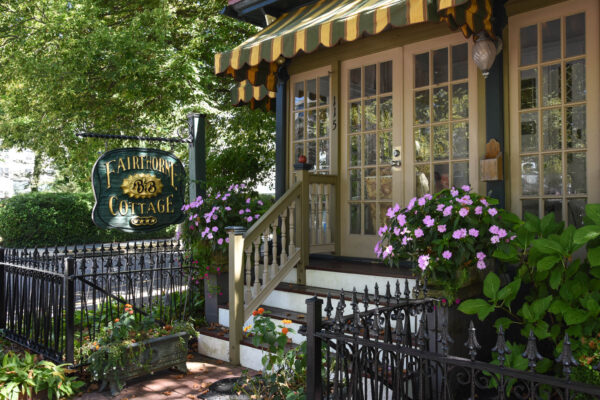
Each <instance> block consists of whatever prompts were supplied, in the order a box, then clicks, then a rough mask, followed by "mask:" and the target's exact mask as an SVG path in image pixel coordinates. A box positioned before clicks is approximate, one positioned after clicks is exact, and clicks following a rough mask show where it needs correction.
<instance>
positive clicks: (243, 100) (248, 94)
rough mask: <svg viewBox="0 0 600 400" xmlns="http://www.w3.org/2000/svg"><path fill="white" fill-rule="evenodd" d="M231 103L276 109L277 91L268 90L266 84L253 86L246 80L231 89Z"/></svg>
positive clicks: (269, 109)
mask: <svg viewBox="0 0 600 400" xmlns="http://www.w3.org/2000/svg"><path fill="white" fill-rule="evenodd" d="M231 103H232V104H233V105H234V106H240V105H244V104H249V105H250V108H252V109H255V108H261V109H263V110H265V111H275V92H270V91H268V90H267V88H266V87H265V86H264V85H260V86H253V85H252V84H251V83H250V82H249V81H247V80H245V81H243V82H240V83H239V84H237V85H236V86H235V87H234V88H233V89H231Z"/></svg>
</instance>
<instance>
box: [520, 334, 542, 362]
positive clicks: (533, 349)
mask: <svg viewBox="0 0 600 400" xmlns="http://www.w3.org/2000/svg"><path fill="white" fill-rule="evenodd" d="M521 355H522V356H523V358H526V359H527V360H529V369H531V371H533V370H535V367H536V365H537V362H538V361H540V360H541V359H543V358H544V357H542V355H541V354H540V353H539V352H538V349H537V342H536V338H535V334H534V333H533V329H532V330H530V331H529V338H528V339H527V347H526V348H525V352H523V354H521Z"/></svg>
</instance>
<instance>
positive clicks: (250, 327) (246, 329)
mask: <svg viewBox="0 0 600 400" xmlns="http://www.w3.org/2000/svg"><path fill="white" fill-rule="evenodd" d="M250 329H252V325H248V326H247V327H245V328H244V332H248V331H249V330H250Z"/></svg>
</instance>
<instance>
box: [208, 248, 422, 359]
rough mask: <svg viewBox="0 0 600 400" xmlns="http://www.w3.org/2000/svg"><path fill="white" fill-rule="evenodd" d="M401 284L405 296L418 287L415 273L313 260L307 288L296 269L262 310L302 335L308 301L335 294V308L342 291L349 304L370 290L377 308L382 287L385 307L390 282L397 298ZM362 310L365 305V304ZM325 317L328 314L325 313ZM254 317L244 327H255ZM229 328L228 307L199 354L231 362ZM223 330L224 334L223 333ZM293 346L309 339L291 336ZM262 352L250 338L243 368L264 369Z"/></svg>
mask: <svg viewBox="0 0 600 400" xmlns="http://www.w3.org/2000/svg"><path fill="white" fill-rule="evenodd" d="M397 280H398V281H399V282H400V290H401V293H404V290H405V282H408V286H409V290H411V291H412V288H413V286H414V284H415V280H414V278H412V273H411V271H410V270H409V269H408V268H399V269H392V268H389V267H387V266H385V265H382V264H381V263H376V262H371V261H369V260H357V259H341V258H335V257H330V256H321V255H319V256H311V258H310V265H309V266H308V267H307V269H306V281H307V284H306V285H299V284H296V283H295V282H296V269H293V270H292V271H291V272H290V273H289V274H288V276H287V277H286V278H285V279H284V281H283V282H282V283H280V284H279V285H278V286H277V288H276V289H275V290H274V291H273V292H272V293H271V294H270V295H269V296H268V297H267V298H266V299H265V301H264V302H263V305H262V307H263V308H265V310H268V311H269V312H270V314H269V315H270V317H271V318H272V319H273V320H274V322H275V324H276V325H281V321H282V320H284V319H289V320H291V321H292V323H291V324H290V325H289V327H290V328H292V329H293V330H294V331H296V332H298V330H299V329H300V327H301V326H303V325H305V318H306V315H305V312H306V300H307V299H309V298H311V297H313V296H317V297H318V298H320V299H322V300H323V307H325V305H326V298H327V294H328V293H330V294H331V300H332V301H331V303H332V306H333V308H334V313H335V308H336V306H337V304H338V301H339V299H340V295H341V290H342V289H343V290H344V298H345V300H346V302H347V303H348V302H350V301H351V300H352V290H353V289H354V288H356V290H357V292H358V293H359V296H358V300H359V301H360V302H361V303H362V299H363V295H362V294H363V293H364V288H365V286H367V288H368V290H369V295H370V296H369V303H370V304H374V292H375V284H377V285H378V287H379V295H380V303H381V304H384V303H385V293H386V285H387V282H389V283H390V290H391V295H392V296H394V293H395V290H396V281H397ZM361 308H362V304H361ZM323 315H324V316H325V312H323ZM252 320H253V317H250V318H249V319H248V321H246V322H245V323H244V326H248V325H250V324H252ZM228 326H229V309H228V307H227V306H221V307H220V308H219V328H218V329H214V330H212V331H211V330H202V331H201V332H200V335H199V344H198V351H199V352H200V353H201V354H203V355H206V356H209V357H213V358H217V359H220V360H223V361H229V342H228V334H227V327H228ZM219 329H220V331H219ZM289 336H290V339H291V340H292V344H295V345H297V344H300V343H302V342H303V341H304V340H305V337H304V336H303V335H301V334H299V333H295V334H289ZM262 356H263V353H262V350H261V349H258V348H256V347H254V346H252V344H251V340H250V339H248V338H246V339H245V340H244V341H243V343H242V345H241V349H240V358H241V364H242V366H243V367H246V368H251V369H258V370H260V369H261V362H260V360H261V358H262Z"/></svg>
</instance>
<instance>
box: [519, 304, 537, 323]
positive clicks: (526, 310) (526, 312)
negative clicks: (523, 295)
mask: <svg viewBox="0 0 600 400" xmlns="http://www.w3.org/2000/svg"><path fill="white" fill-rule="evenodd" d="M521 314H523V318H525V319H526V320H527V321H529V322H533V321H535V319H536V318H535V315H534V314H533V311H531V308H530V306H529V304H527V303H523V307H521Z"/></svg>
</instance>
